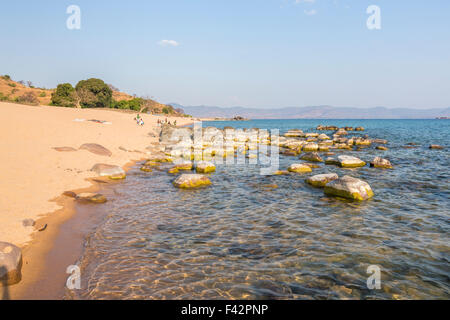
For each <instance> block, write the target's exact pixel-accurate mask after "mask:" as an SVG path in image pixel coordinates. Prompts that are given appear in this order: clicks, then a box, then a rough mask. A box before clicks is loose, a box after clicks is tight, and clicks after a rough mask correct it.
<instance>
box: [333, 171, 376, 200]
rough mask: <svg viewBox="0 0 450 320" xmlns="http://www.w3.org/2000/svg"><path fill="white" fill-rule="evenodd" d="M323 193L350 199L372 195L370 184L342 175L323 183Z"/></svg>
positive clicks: (368, 197) (364, 198)
mask: <svg viewBox="0 0 450 320" xmlns="http://www.w3.org/2000/svg"><path fill="white" fill-rule="evenodd" d="M324 192H325V194H327V195H331V196H337V197H342V198H347V199H352V200H359V201H363V200H367V199H370V198H371V197H373V195H374V194H373V191H372V188H371V187H370V185H369V184H368V183H367V182H365V181H363V180H360V179H357V178H353V177H350V176H343V177H342V178H338V179H336V180H333V181H331V182H329V183H327V184H326V185H325V189H324Z"/></svg>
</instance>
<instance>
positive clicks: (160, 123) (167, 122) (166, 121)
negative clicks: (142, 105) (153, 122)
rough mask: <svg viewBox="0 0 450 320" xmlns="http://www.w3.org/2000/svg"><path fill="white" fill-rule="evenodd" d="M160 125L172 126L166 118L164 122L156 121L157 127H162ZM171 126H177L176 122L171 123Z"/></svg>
mask: <svg viewBox="0 0 450 320" xmlns="http://www.w3.org/2000/svg"><path fill="white" fill-rule="evenodd" d="M162 124H168V125H169V126H170V125H172V124H171V123H170V121H168V120H167V118H166V120H164V121H162V120H159V119H158V125H162ZM173 125H174V126H176V125H177V120H175V121H174V122H173Z"/></svg>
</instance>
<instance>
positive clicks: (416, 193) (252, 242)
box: [66, 120, 450, 299]
mask: <svg viewBox="0 0 450 320" xmlns="http://www.w3.org/2000/svg"><path fill="white" fill-rule="evenodd" d="M318 124H325V125H327V124H330V125H337V126H359V125H362V126H364V127H365V128H366V131H365V132H363V133H362V134H368V135H369V136H370V137H371V138H381V139H387V140H388V141H389V144H388V145H387V146H388V147H389V150H388V151H379V150H375V149H374V147H373V146H372V147H370V148H368V149H366V150H364V151H358V152H357V151H343V152H342V151H341V152H337V154H341V153H342V154H349V155H355V156H358V157H359V158H361V159H363V160H365V161H366V162H368V161H370V160H372V159H373V158H374V157H375V156H376V155H379V156H382V157H385V158H387V159H389V160H390V161H391V162H392V163H393V165H394V166H395V169H394V170H381V169H373V168H370V167H368V166H367V167H364V168H358V169H341V168H337V167H335V166H325V165H321V168H318V169H313V174H320V173H327V172H336V173H337V174H339V175H340V176H342V175H345V174H348V175H351V176H354V177H358V178H361V179H363V180H365V181H367V182H368V183H369V184H370V185H371V187H372V189H373V191H374V192H375V197H374V198H373V199H372V200H369V201H366V202H361V203H355V202H346V201H342V200H337V199H335V198H329V197H327V196H325V195H324V194H323V191H322V190H321V189H315V188H312V187H310V186H308V185H307V184H306V183H305V182H304V179H305V178H306V177H308V176H309V175H310V174H308V175H288V176H261V175H260V174H259V169H260V168H259V167H258V166H257V165H249V164H246V165H233V166H230V165H222V166H218V167H217V172H216V173H214V174H212V175H211V180H212V182H213V185H212V186H211V187H209V188H206V189H201V190H178V189H176V188H174V187H173V186H172V184H171V182H172V180H173V179H174V177H173V176H170V175H168V174H167V173H166V170H162V171H158V170H154V172H152V173H144V172H140V171H139V166H136V168H135V169H133V170H132V171H131V172H130V173H129V174H128V177H127V179H126V181H124V182H123V183H121V184H118V185H115V186H113V187H112V188H114V193H115V196H114V197H113V198H112V199H110V201H109V202H108V203H106V204H105V205H103V206H98V207H97V208H98V209H97V210H105V212H108V216H107V218H106V219H105V220H104V222H103V223H102V224H101V225H99V227H98V228H97V230H96V231H95V232H94V233H93V234H92V235H91V236H90V237H89V238H88V239H87V241H86V249H85V253H84V255H83V257H82V258H81V260H80V262H79V264H80V266H81V268H82V269H81V272H82V290H77V291H76V292H69V291H67V294H66V298H67V299H341V298H351V299H374V298H375V299H380V298H387V299H392V298H400V299H418V298H427V299H449V298H450V268H449V261H450V245H449V231H450V223H449V217H450V215H449V208H450V201H449V199H450V191H449V176H450V175H449V173H450V170H449V165H450V162H449V151H448V150H449V149H448V148H449V147H450V145H449V144H448V142H449V141H450V122H449V121H448V120H258V121H248V122H210V123H206V124H204V126H208V125H211V126H216V127H224V126H227V125H231V126H234V127H248V128H252V127H258V128H267V129H271V128H278V129H280V131H281V132H283V131H286V130H287V129H291V128H299V129H303V130H304V131H314V130H312V128H315V127H316V126H317V125H318ZM326 133H327V134H329V135H331V132H326ZM355 135H357V134H356V133H355ZM409 142H414V143H417V144H418V145H419V146H418V147H417V148H414V149H405V148H402V146H404V145H405V144H407V143H409ZM431 143H433V144H441V145H444V146H446V149H445V150H429V149H428V145H429V144H431ZM293 162H299V160H298V159H297V158H296V157H284V156H280V169H286V168H287V166H288V165H289V164H290V163H293ZM162 169H165V168H164V167H162ZM267 184H277V185H278V188H276V189H270V188H265V187H263V185H267ZM369 265H378V266H379V267H380V269H381V286H382V288H381V290H369V289H368V288H367V285H366V281H367V277H368V276H369V275H368V274H367V267H368V266H369Z"/></svg>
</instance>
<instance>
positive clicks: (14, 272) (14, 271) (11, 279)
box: [0, 242, 22, 287]
mask: <svg viewBox="0 0 450 320" xmlns="http://www.w3.org/2000/svg"><path fill="white" fill-rule="evenodd" d="M21 279H22V251H21V250H20V248H19V247H17V246H15V245H13V244H11V243H8V242H0V287H2V286H3V285H7V286H8V285H13V284H16V283H19V282H20V280H21Z"/></svg>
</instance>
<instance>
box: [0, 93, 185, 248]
mask: <svg viewBox="0 0 450 320" xmlns="http://www.w3.org/2000/svg"><path fill="white" fill-rule="evenodd" d="M135 116H136V114H135V113H128V112H118V111H113V110H98V109H71V108H61V107H49V106H39V107H33V106H26V105H19V104H11V103H4V102H1V103H0V119H2V125H1V126H0V137H1V139H0V149H1V150H2V157H1V158H0V163H1V168H2V170H1V174H0V193H1V195H2V197H1V199H0V240H1V241H4V242H10V243H13V244H15V245H17V246H19V247H21V248H26V247H27V244H29V243H30V241H31V240H33V238H36V237H35V235H36V232H37V229H39V228H41V227H42V225H40V224H42V223H39V221H40V220H39V219H42V217H48V216H49V215H50V216H51V214H52V213H54V212H57V211H61V210H62V209H63V205H64V204H63V202H64V201H61V199H59V200H58V201H56V200H57V198H58V197H59V198H61V197H60V196H61V195H62V193H63V192H65V191H68V190H79V189H85V188H89V187H92V186H93V184H92V182H91V181H89V178H93V177H95V176H96V175H97V174H96V173H95V172H92V171H90V169H91V168H92V167H93V166H94V165H95V164H96V163H106V164H111V165H118V166H121V167H124V166H125V165H126V164H129V163H130V162H132V161H136V160H140V159H144V158H146V157H148V156H149V155H150V154H151V153H152V143H155V142H156V141H157V134H158V132H157V120H158V119H162V120H164V119H165V117H162V116H161V117H159V116H153V115H147V114H144V115H142V117H143V120H144V122H145V125H144V126H139V125H137V124H136V122H135V121H134V120H133V118H134V117H135ZM167 119H168V120H169V121H171V122H172V123H173V122H174V121H175V120H176V121H177V125H186V124H189V123H191V121H192V119H190V118H173V117H168V118H167ZM88 120H100V121H105V122H104V123H99V122H94V121H88ZM85 143H96V144H100V145H102V146H103V147H105V148H107V149H108V150H110V151H111V153H112V155H111V156H102V155H97V154H94V153H91V152H89V151H87V150H79V147H80V146H81V145H82V144H85ZM153 146H154V145H153ZM55 147H56V148H57V147H70V148H73V149H74V151H69V152H67V151H65V152H61V151H57V150H55V149H54V148H55ZM68 199H70V198H68ZM70 201H72V202H73V199H70V200H68V201H66V202H67V203H66V204H67V205H70ZM26 219H32V220H34V221H36V224H35V225H34V226H24V223H23V221H24V220H26ZM39 234H43V233H39ZM25 251H26V250H25ZM24 255H25V254H24Z"/></svg>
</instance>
